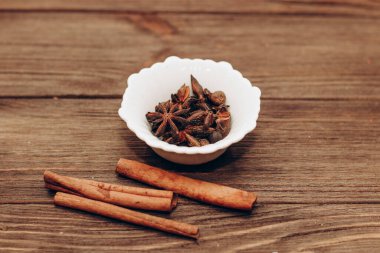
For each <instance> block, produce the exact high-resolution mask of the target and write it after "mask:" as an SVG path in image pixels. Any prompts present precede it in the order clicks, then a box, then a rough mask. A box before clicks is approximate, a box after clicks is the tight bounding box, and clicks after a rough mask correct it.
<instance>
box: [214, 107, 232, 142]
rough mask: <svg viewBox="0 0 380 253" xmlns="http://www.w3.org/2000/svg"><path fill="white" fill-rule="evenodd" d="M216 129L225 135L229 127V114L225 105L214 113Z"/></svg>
mask: <svg viewBox="0 0 380 253" xmlns="http://www.w3.org/2000/svg"><path fill="white" fill-rule="evenodd" d="M216 117H217V120H216V130H217V131H218V132H220V133H221V134H222V136H223V137H226V136H227V134H228V133H229V132H230V129H231V114H230V113H229V111H227V109H226V107H222V109H220V110H219V111H218V112H217V113H216Z"/></svg>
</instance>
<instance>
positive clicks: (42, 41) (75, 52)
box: [0, 12, 380, 99]
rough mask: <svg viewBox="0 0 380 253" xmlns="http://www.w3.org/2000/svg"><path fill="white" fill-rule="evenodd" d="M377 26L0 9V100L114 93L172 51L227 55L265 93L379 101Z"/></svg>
mask: <svg viewBox="0 0 380 253" xmlns="http://www.w3.org/2000/svg"><path fill="white" fill-rule="evenodd" d="M379 26H380V20H379V19H364V18H363V19H362V18H355V19H352V18H348V17H338V16H334V17H319V16H308V17H304V16H293V15H286V16H266V15H231V14H223V15H214V14H176V13H163V14H134V13H132V14H131V13H129V14H128V13H127V14H124V13H81V12H79V13H65V12H63V13H61V12H53V13H33V12H32V13H29V12H26V13H18V12H3V13H2V14H1V15H0V37H1V38H2V41H1V42H0V45H1V47H0V69H1V70H0V90H1V92H0V97H18V96H24V97H29V96H31V97H33V96H35V97H53V96H69V97H70V96H100V97H102V96H103V97H121V95H122V93H123V91H124V89H125V86H126V84H125V82H124V81H123V80H125V79H126V78H127V77H128V76H129V75H130V74H131V73H134V72H136V71H137V70H139V69H140V68H141V67H143V66H148V65H150V64H152V63H154V62H156V61H159V60H162V59H164V58H165V57H167V56H169V55H179V56H181V57H190V58H197V57H198V58H210V59H214V60H217V61H219V60H226V61H229V62H231V63H232V64H233V66H234V67H235V68H236V69H238V70H240V71H241V72H242V73H243V75H244V76H246V77H247V78H249V79H250V80H251V81H252V82H253V83H255V84H256V85H257V86H259V87H260V88H261V89H262V94H263V97H264V98H286V99H293V98H306V99H379V98H380V86H379V85H378V83H379V81H380V72H379V69H380V61H379V60H378V59H379V58H380V47H379V46H378V45H379V43H380V33H379V29H378V27H379ZM280 56H281V57H280Z"/></svg>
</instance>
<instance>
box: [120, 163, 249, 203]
mask: <svg viewBox="0 0 380 253" xmlns="http://www.w3.org/2000/svg"><path fill="white" fill-rule="evenodd" d="M116 172H117V173H119V174H121V175H124V176H126V177H129V178H132V179H135V180H138V181H141V182H144V183H146V184H150V185H154V186H157V187H160V188H163V189H166V190H170V191H174V192H176V193H178V194H181V195H184V196H187V197H189V198H193V199H196V200H200V201H203V202H206V203H209V204H213V205H218V206H224V207H228V208H234V209H240V210H251V209H252V208H253V205H254V203H255V201H256V195H255V194H254V193H253V192H247V191H242V190H238V189H235V188H231V187H228V186H224V185H218V184H214V183H209V182H205V181H201V180H196V179H192V178H189V177H184V176H182V175H178V174H176V173H173V172H168V171H165V170H162V169H159V168H156V167H153V166H149V165H147V164H144V163H140V162H137V161H132V160H127V159H120V160H119V162H118V163H117V166H116Z"/></svg>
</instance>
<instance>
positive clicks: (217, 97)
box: [204, 89, 226, 105]
mask: <svg viewBox="0 0 380 253" xmlns="http://www.w3.org/2000/svg"><path fill="white" fill-rule="evenodd" d="M204 94H205V95H206V97H207V98H208V100H210V101H211V103H213V104H214V105H223V104H225V103H226V94H224V92H223V91H220V90H218V91H215V92H210V91H209V90H208V89H204Z"/></svg>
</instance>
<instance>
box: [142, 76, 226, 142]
mask: <svg viewBox="0 0 380 253" xmlns="http://www.w3.org/2000/svg"><path fill="white" fill-rule="evenodd" d="M190 79H191V89H192V91H193V93H194V95H190V92H191V90H190V86H187V85H186V84H183V85H182V86H181V87H180V88H179V89H178V91H177V92H176V93H174V94H171V100H168V101H165V102H161V103H159V104H158V105H157V106H156V107H155V111H154V112H148V113H147V114H146V115H145V116H146V119H147V121H148V123H149V124H150V125H151V130H152V132H153V133H154V135H156V136H157V137H158V138H159V139H160V140H162V141H165V142H167V143H169V144H174V145H179V146H184V145H185V146H189V147H198V146H204V145H208V144H210V143H215V142H217V141H219V140H221V139H222V138H223V137H225V136H226V135H227V134H228V133H229V131H230V128H231V115H230V113H229V112H228V106H227V105H226V104H225V102H226V95H225V94H224V92H223V91H215V92H211V91H209V90H208V89H203V87H202V85H201V84H200V83H199V82H198V80H197V79H196V78H195V77H194V76H192V75H191V77H190Z"/></svg>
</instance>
